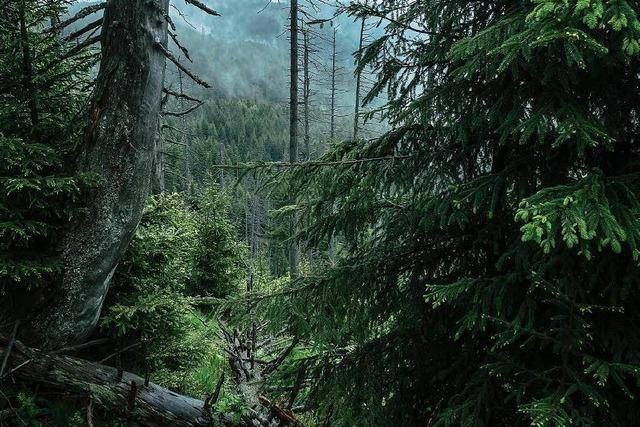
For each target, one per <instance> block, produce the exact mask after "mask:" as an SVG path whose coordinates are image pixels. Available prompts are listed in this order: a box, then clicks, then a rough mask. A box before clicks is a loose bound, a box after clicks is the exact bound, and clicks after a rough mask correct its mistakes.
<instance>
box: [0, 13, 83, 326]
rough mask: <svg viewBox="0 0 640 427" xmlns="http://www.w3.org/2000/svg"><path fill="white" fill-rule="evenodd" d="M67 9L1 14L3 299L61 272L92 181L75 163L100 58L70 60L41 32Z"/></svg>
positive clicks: (60, 44)
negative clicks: (78, 204) (92, 71)
mask: <svg viewBox="0 0 640 427" xmlns="http://www.w3.org/2000/svg"><path fill="white" fill-rule="evenodd" d="M62 10H63V2H61V1H51V2H46V3H43V2H37V1H33V0H20V1H16V2H11V3H7V4H5V5H4V6H3V7H2V10H0V76H2V77H0V93H1V94H2V95H0V99H1V103H0V128H1V129H2V133H0V293H2V294H5V293H7V292H13V291H16V290H18V289H26V288H36V287H38V286H42V285H44V284H45V283H47V282H49V281H51V280H53V277H55V276H56V275H57V274H58V273H59V272H60V267H61V265H60V260H59V258H58V257H57V256H56V253H55V249H56V244H55V243H56V241H57V240H58V239H59V235H60V228H61V227H62V226H63V225H64V224H65V223H66V221H67V220H68V218H69V216H70V215H72V214H73V210H72V202H73V201H74V200H77V198H78V197H79V195H80V194H79V193H80V189H81V188H82V187H83V186H84V185H85V184H87V183H88V182H89V180H88V178H89V177H88V176H85V175H82V174H77V173H74V172H73V171H72V170H71V168H70V167H69V158H70V156H71V155H72V154H73V151H74V149H75V146H76V144H77V143H78V136H79V134H80V132H81V130H82V127H81V125H80V124H79V123H80V121H78V120H77V115H78V112H79V110H80V108H81V106H82V103H83V102H84V100H85V99H86V97H87V95H88V94H87V91H86V89H83V87H84V86H86V84H87V82H86V81H84V80H83V79H84V76H85V75H86V74H87V73H88V70H89V68H90V66H91V63H92V61H93V58H94V56H93V55H92V53H91V52H83V53H81V54H80V55H77V56H68V55H66V54H67V52H68V49H66V48H65V46H64V44H63V42H62V40H61V39H60V38H59V37H57V35H54V34H46V33H43V32H42V30H43V28H44V27H46V26H48V24H49V20H50V19H51V18H52V17H56V16H58V14H59V13H61V11H62ZM0 317H1V316H0Z"/></svg>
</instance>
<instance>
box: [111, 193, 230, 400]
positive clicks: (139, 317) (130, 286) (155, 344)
mask: <svg viewBox="0 0 640 427" xmlns="http://www.w3.org/2000/svg"><path fill="white" fill-rule="evenodd" d="M197 199H198V200H200V201H199V202H198V204H197V207H195V208H194V207H193V206H192V205H191V204H189V203H188V202H187V201H186V200H185V198H184V196H182V195H180V194H166V195H157V196H152V197H151V198H150V199H149V201H148V203H147V207H146V209H145V211H144V214H143V217H142V220H141V222H140V225H139V226H138V228H137V230H136V233H135V235H134V237H133V240H132V242H131V244H130V246H129V248H128V250H127V253H126V255H125V257H124V259H123V260H122V262H121V263H120V265H119V267H118V269H117V271H116V274H115V276H114V279H113V283H112V287H111V290H110V293H109V297H108V300H107V303H106V307H107V308H106V313H105V315H104V316H103V319H102V326H103V328H105V330H106V331H108V332H109V334H111V335H114V336H117V337H121V339H123V340H124V341H125V342H131V343H135V342H142V345H141V346H140V347H139V349H136V350H135V351H134V352H132V354H131V355H130V356H128V357H129V360H128V361H127V364H128V366H130V367H131V369H134V370H136V369H137V370H140V371H144V370H146V371H148V372H151V373H152V375H153V378H154V380H155V381H157V382H159V383H161V384H163V385H165V386H168V387H171V388H174V389H179V390H183V391H191V392H194V393H196V395H202V394H204V393H206V392H210V390H211V388H212V381H214V380H213V377H215V378H216V380H217V377H218V376H219V375H220V372H221V370H222V365H224V363H223V360H224V359H221V358H220V357H219V356H214V355H213V353H212V349H213V348H215V345H218V344H216V343H215V337H214V335H213V330H214V328H215V326H216V323H215V321H214V320H211V319H209V317H208V316H206V315H205V314H204V313H202V312H201V311H199V310H198V309H197V308H196V307H197V305H198V299H197V297H196V298H195V299H194V298H193V297H192V296H191V295H193V294H194V293H201V294H203V295H214V296H225V295H227V294H228V293H229V292H232V291H233V290H234V289H235V288H236V287H237V286H238V282H237V280H238V279H239V276H238V272H237V268H238V267H237V266H238V263H239V256H240V251H239V245H238V243H237V242H236V240H235V239H234V236H233V233H232V229H231V227H230V225H229V223H228V222H227V220H226V219H225V216H224V210H225V205H224V202H223V200H222V199H221V198H220V196H219V195H218V194H217V193H216V192H215V191H214V190H213V189H211V190H209V191H208V192H207V193H206V194H203V195H202V197H197ZM210 258H214V259H210ZM196 290H197V291H198V292H195V291H196ZM212 376H213V377H212Z"/></svg>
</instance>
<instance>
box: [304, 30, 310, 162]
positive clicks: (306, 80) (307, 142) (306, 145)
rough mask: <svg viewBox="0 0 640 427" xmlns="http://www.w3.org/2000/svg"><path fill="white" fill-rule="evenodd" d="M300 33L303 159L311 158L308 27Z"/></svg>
mask: <svg viewBox="0 0 640 427" xmlns="http://www.w3.org/2000/svg"><path fill="white" fill-rule="evenodd" d="M302 35H303V37H304V59H303V63H304V77H303V81H304V88H303V103H304V149H305V159H306V160H311V137H310V135H309V97H310V96H311V78H310V76H309V29H306V28H305V29H304V30H303V31H302Z"/></svg>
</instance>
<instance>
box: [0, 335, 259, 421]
mask: <svg viewBox="0 0 640 427" xmlns="http://www.w3.org/2000/svg"><path fill="white" fill-rule="evenodd" d="M8 347H10V345H9V343H8V341H4V340H3V341H2V342H1V343H0V354H2V356H4V355H6V354H7V353H6V352H7V350H8ZM9 356H10V357H9V358H8V364H7V366H6V368H5V374H4V375H5V377H6V376H12V377H14V378H15V379H17V380H19V381H24V382H30V383H37V384H43V385H47V386H51V387H55V388H60V389H63V390H65V391H69V392H72V393H75V394H81V395H86V396H87V398H88V399H91V402H92V404H93V405H95V406H96V407H98V408H101V409H104V410H106V411H109V412H110V413H112V414H114V415H117V416H119V417H122V418H123V419H128V420H131V421H135V422H136V423H139V424H140V425H143V426H149V427H161V426H162V427H164V426H176V427H207V426H212V425H213V426H215V425H224V426H232V425H236V426H246V425H247V424H246V423H245V422H240V423H235V424H234V423H232V422H231V417H229V416H227V415H225V414H216V413H215V410H211V409H208V408H205V403H204V402H203V401H201V400H198V399H194V398H191V397H188V396H183V395H180V394H177V393H174V392H172V391H170V390H167V389H166V388H163V387H160V386H159V385H157V384H154V383H151V382H145V380H144V379H143V378H141V377H139V376H137V375H135V374H132V373H129V372H122V371H118V370H117V369H115V368H111V367H109V366H105V365H101V364H98V363H94V362H89V361H86V360H82V359H77V358H74V357H70V356H62V355H52V354H49V353H45V352H43V351H40V350H36V349H32V348H29V347H26V346H25V345H23V344H22V343H20V342H19V341H16V342H15V343H14V346H13V350H12V351H11V353H10V355H9ZM0 381H1V378H0ZM0 389H1V386H0Z"/></svg>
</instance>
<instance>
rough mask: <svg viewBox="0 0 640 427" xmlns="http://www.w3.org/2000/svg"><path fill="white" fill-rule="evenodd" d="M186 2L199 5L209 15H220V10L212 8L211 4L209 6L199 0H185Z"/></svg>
mask: <svg viewBox="0 0 640 427" xmlns="http://www.w3.org/2000/svg"><path fill="white" fill-rule="evenodd" d="M184 1H185V3H189V4H191V5H193V6H195V7H197V8H198V9H200V10H202V11H204V12H206V13H208V14H209V15H212V16H220V14H219V13H218V12H216V11H215V10H213V9H211V8H210V7H209V6H207V5H206V4H204V3H202V2H199V1H198V0H184Z"/></svg>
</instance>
